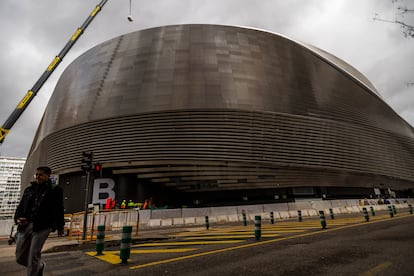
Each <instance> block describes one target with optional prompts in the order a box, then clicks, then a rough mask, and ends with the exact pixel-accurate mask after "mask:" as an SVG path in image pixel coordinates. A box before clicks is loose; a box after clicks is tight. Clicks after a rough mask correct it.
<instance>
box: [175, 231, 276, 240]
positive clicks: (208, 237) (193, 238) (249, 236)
mask: <svg viewBox="0 0 414 276" xmlns="http://www.w3.org/2000/svg"><path fill="white" fill-rule="evenodd" d="M277 236H280V235H278V234H263V232H262V235H261V237H263V238H273V237H277ZM238 238H246V239H248V238H254V233H253V232H252V233H251V234H243V235H235V236H231V235H217V236H214V235H213V236H201V237H199V236H193V237H184V238H183V239H184V240H206V239H210V240H214V239H238Z"/></svg>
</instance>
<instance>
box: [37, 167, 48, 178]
mask: <svg viewBox="0 0 414 276" xmlns="http://www.w3.org/2000/svg"><path fill="white" fill-rule="evenodd" d="M36 170H38V171H43V172H44V173H45V174H47V175H49V176H50V175H51V174H52V170H51V169H50V168H49V167H46V166H41V167H38V168H37V169H36Z"/></svg>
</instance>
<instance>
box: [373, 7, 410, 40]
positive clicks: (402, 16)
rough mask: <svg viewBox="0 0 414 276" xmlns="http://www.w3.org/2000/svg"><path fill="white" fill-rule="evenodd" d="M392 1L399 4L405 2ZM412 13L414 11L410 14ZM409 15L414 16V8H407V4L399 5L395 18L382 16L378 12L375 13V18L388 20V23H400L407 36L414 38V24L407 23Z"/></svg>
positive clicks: (383, 20)
mask: <svg viewBox="0 0 414 276" xmlns="http://www.w3.org/2000/svg"><path fill="white" fill-rule="evenodd" d="M391 1H392V3H399V4H403V3H404V1H403V0H391ZM410 13H412V14H410ZM407 15H408V16H410V15H411V16H414V9H413V8H407V6H405V5H404V6H401V5H399V6H398V7H397V12H396V17H395V19H394V20H389V19H384V18H381V16H380V15H379V14H378V13H376V14H375V16H374V20H377V21H382V22H387V23H393V24H398V25H400V27H401V30H402V33H403V34H404V36H405V37H407V38H414V25H412V24H410V23H407V18H406V16H407ZM409 19H410V18H409ZM411 19H412V18H411Z"/></svg>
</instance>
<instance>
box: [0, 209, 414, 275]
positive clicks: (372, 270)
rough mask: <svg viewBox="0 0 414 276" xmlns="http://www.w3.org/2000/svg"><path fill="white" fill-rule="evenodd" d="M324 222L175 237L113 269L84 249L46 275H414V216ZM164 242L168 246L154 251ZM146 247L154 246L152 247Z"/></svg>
mask: <svg viewBox="0 0 414 276" xmlns="http://www.w3.org/2000/svg"><path fill="white" fill-rule="evenodd" d="M335 221H339V220H335ZM327 222H328V229H325V230H322V229H320V228H319V229H317V228H309V229H307V230H306V231H299V230H298V231H297V232H295V228H289V229H290V230H289V231H291V232H290V233H287V234H282V235H277V236H274V237H272V236H271V235H270V236H268V237H263V238H261V239H260V241H256V240H255V239H254V236H253V237H251V238H250V237H248V238H246V237H244V238H238V237H237V235H236V234H234V233H237V232H234V231H233V232H232V233H233V234H232V235H233V236H228V237H227V238H226V239H224V238H223V239H221V238H216V239H215V240H216V241H217V240H220V241H222V240H226V241H229V243H228V244H227V243H224V244H219V243H212V244H209V243H207V244H203V245H194V244H191V241H192V242H194V241H203V242H205V241H211V239H209V238H208V237H206V236H203V233H202V232H200V233H196V235H198V237H196V236H195V235H193V237H192V238H188V237H186V236H185V235H183V236H176V237H174V239H172V240H170V241H169V242H170V243H171V244H170V245H168V246H167V244H166V245H165V246H162V248H163V249H162V250H161V249H160V251H159V253H153V254H144V253H145V251H144V249H145V248H144V247H143V246H144V245H145V244H141V245H140V246H141V247H139V250H142V251H139V252H136V254H131V259H130V260H129V263H128V264H126V265H122V264H111V263H109V262H107V261H102V260H100V259H98V258H96V257H91V256H89V255H87V254H86V253H85V252H83V251H67V252H57V253H47V254H44V255H43V257H44V259H45V260H46V262H47V264H48V266H47V273H46V275H76V276H81V275H146V276H148V275H220V276H224V275H249V276H250V275H307V276H309V275H366V276H368V275H387V276H389V275H407V276H408V275H410V276H412V275H414V262H413V260H414V231H413V229H414V215H411V216H407V215H405V216H404V217H402V215H399V216H397V217H395V218H393V219H385V220H381V221H372V222H369V223H367V222H364V221H363V220H362V219H361V220H360V222H359V223H347V224H343V225H336V226H333V222H331V221H330V220H329V219H328V221H327ZM313 223H317V221H313ZM330 225H331V226H330ZM298 226H299V224H298ZM298 229H299V228H298ZM233 230H234V229H233ZM241 234H242V233H241ZM234 235H236V236H234ZM239 236H240V237H242V236H241V235H239ZM189 241H190V243H189ZM232 241H234V242H232ZM160 242H161V243H163V242H165V241H159V242H158V243H156V244H155V245H161V244H160ZM172 242H178V243H180V242H187V243H188V244H185V243H184V244H185V245H184V244H181V246H179V248H180V249H181V250H182V251H177V250H176V249H177V247H174V245H173V244H172ZM146 246H148V247H151V248H154V247H153V246H154V243H152V244H151V243H147V244H146ZM156 248H159V247H156ZM107 250H108V252H110V250H111V248H107ZM114 250H117V249H116V248H115V249H114ZM131 250H135V249H134V248H131ZM169 250H171V251H169ZM174 250H175V251H174ZM186 250H188V251H186ZM108 256H112V255H111V254H109V253H108ZM118 258H119V257H118ZM0 274H1V275H24V268H22V267H20V266H18V265H16V264H15V263H14V260H13V258H11V257H10V258H3V259H1V260H0Z"/></svg>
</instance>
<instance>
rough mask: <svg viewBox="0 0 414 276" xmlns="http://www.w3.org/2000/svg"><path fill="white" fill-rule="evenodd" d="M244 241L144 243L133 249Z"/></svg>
mask: <svg viewBox="0 0 414 276" xmlns="http://www.w3.org/2000/svg"><path fill="white" fill-rule="evenodd" d="M239 242H244V240H224V241H182V242H157V243H143V244H136V245H133V246H132V247H157V246H175V245H178V246H183V245H206V244H229V243H239Z"/></svg>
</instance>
